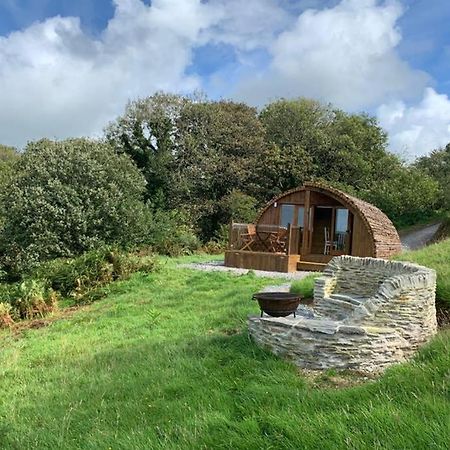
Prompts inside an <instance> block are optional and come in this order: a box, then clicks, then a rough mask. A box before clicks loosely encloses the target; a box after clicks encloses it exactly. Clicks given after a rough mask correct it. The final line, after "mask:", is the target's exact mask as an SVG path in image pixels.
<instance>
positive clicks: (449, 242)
mask: <svg viewBox="0 0 450 450" xmlns="http://www.w3.org/2000/svg"><path fill="white" fill-rule="evenodd" d="M396 259H399V260H402V261H412V262H415V263H416V264H420V265H422V266H426V267H431V268H433V269H435V270H436V274H437V287H436V298H437V301H438V303H440V304H442V305H445V306H446V307H448V308H450V239H446V240H444V241H441V242H438V243H436V244H432V245H429V246H427V247H424V248H422V249H420V250H413V251H409V252H404V253H402V254H400V255H399V256H398V257H396Z"/></svg>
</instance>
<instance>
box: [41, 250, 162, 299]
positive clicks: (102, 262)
mask: <svg viewBox="0 0 450 450" xmlns="http://www.w3.org/2000/svg"><path fill="white" fill-rule="evenodd" d="M156 267H157V262H156V260H155V259H154V258H153V257H146V258H142V257H139V256H137V255H132V254H128V253H124V252H121V251H120V250H118V249H116V248H111V247H102V248H100V249H96V250H92V251H90V252H87V253H85V254H83V255H81V256H79V257H77V258H73V259H57V260H53V261H49V262H47V263H44V264H41V265H40V266H39V268H38V269H37V270H35V271H34V273H33V276H34V277H35V278H37V279H45V280H46V282H47V284H48V285H49V286H50V287H51V288H52V289H54V290H55V291H58V292H59V293H60V294H61V295H62V296H64V297H67V296H70V297H73V298H74V299H76V300H77V301H85V300H86V298H87V297H88V296H89V295H91V294H92V291H93V290H95V289H97V288H99V287H101V286H105V285H107V284H108V283H111V282H112V281H114V280H118V279H124V278H127V277H129V276H130V275H131V274H132V273H134V272H152V271H154V270H155V269H156Z"/></svg>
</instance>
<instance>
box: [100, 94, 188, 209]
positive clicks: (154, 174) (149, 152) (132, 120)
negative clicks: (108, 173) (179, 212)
mask: <svg viewBox="0 0 450 450" xmlns="http://www.w3.org/2000/svg"><path fill="white" fill-rule="evenodd" d="M189 103H190V100H189V99H188V98H186V97H182V96H179V95H171V94H163V93H157V94H155V95H152V96H151V97H147V98H144V99H140V100H136V101H133V102H130V103H129V104H128V105H127V107H126V110H125V113H124V114H123V116H121V117H119V118H118V119H117V120H116V121H115V122H113V123H111V124H109V125H108V127H107V128H106V130H105V134H106V139H107V140H108V142H109V143H110V144H111V145H112V146H113V147H114V149H115V150H116V151H117V152H118V153H125V154H127V155H129V156H130V157H131V159H132V160H133V161H134V162H135V163H136V165H137V167H138V168H139V169H140V170H141V171H142V173H143V175H144V176H145V179H146V180H147V191H146V199H148V200H150V201H151V202H152V203H153V205H154V206H155V207H156V208H167V207H168V206H169V204H170V202H169V201H168V198H169V197H170V192H171V190H172V186H173V182H174V178H173V176H172V172H173V169H174V167H173V163H174V160H173V158H174V154H175V151H176V147H177V142H176V139H175V134H176V122H177V120H178V118H179V116H180V114H182V111H183V109H184V108H185V106H186V105H188V104H189Z"/></svg>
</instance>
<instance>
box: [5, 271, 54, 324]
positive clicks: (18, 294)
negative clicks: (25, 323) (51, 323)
mask: <svg viewBox="0 0 450 450" xmlns="http://www.w3.org/2000/svg"><path fill="white" fill-rule="evenodd" d="M0 302H1V303H2V304H5V305H9V308H7V307H3V308H4V312H5V311H6V310H7V313H8V314H9V315H10V317H11V316H12V317H14V318H17V319H33V318H35V317H44V316H45V315H46V314H47V313H49V312H51V311H53V310H55V309H56V308H57V304H58V294H57V293H56V292H55V291H54V290H53V289H51V288H49V287H48V285H47V283H46V282H45V281H43V280H36V279H27V280H24V281H22V282H20V283H13V284H9V285H0ZM0 315H1V314H0Z"/></svg>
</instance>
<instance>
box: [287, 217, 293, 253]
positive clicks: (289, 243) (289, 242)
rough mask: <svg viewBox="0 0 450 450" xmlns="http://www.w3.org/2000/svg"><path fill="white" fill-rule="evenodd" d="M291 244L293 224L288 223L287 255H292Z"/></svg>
mask: <svg viewBox="0 0 450 450" xmlns="http://www.w3.org/2000/svg"><path fill="white" fill-rule="evenodd" d="M291 243H292V227H291V224H290V223H288V226H287V245H286V254H287V255H290V254H291Z"/></svg>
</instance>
